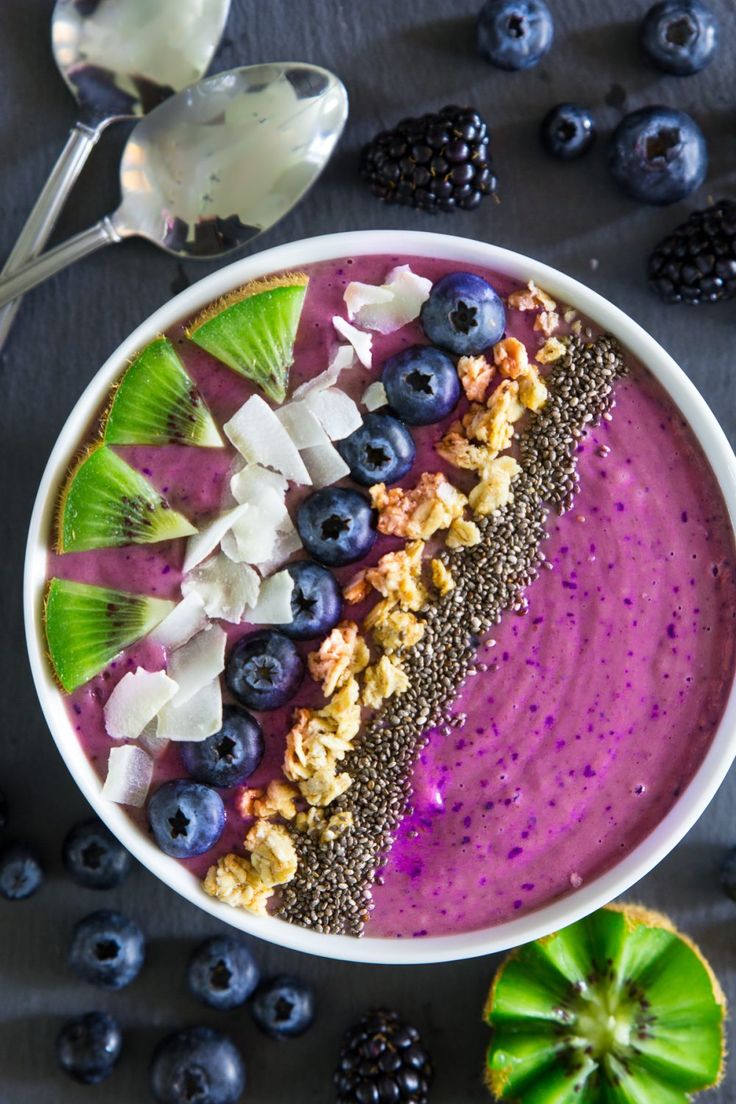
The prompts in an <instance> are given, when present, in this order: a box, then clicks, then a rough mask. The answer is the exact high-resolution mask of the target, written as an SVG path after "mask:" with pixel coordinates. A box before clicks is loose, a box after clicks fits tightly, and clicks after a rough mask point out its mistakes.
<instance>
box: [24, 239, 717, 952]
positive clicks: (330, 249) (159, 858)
mask: <svg viewBox="0 0 736 1104" xmlns="http://www.w3.org/2000/svg"><path fill="white" fill-rule="evenodd" d="M371 253H373V254H375V253H386V254H399V255H402V254H403V255H412V254H413V255H416V256H425V257H437V258H443V259H447V260H450V261H454V262H457V263H458V264H460V265H462V264H464V263H468V264H477V265H483V266H486V267H488V268H490V269H495V270H497V271H499V272H503V273H506V274H508V275H509V276H511V277H513V278H515V279H518V280H521V281H524V282H525V281H527V280H529V279H533V280H535V281H536V282H537V283H538V284H540V285H541V286H542V287H544V288H545V289H547V290H548V291H549V292H550V293H551V294H552V295H553V296H555V297H556V298H559V299H560V300H562V301H563V302H566V303H570V304H572V305H573V306H575V307H577V308H578V309H579V310H580V311H581V312H582V313H584V314H585V315H587V316H588V317H589V318H590V319H592V321H593V322H595V323H597V324H598V325H600V326H601V327H602V328H603V329H604V330H606V331H608V332H609V333H611V334H614V335H615V336H616V337H617V338H618V339H619V341H620V342H621V344H622V345H623V346H625V347H626V348H627V349H628V350H630V352H631V353H633V355H634V356H635V357H636V358H637V359H638V360H639V361H641V363H642V364H644V365H646V367H647V368H649V370H650V371H651V372H652V373H653V374H654V375H655V376H656V377H657V379H658V380H659V381H660V383H661V384H663V385H664V387H665V388H666V390H667V391H668V392H669V394H670V396H671V398H672V399H673V400H674V402H675V403H676V404H677V405H678V406H679V408H680V410H681V411H682V412H683V413H684V415H685V417H686V418H687V420H688V422H689V423H690V425H691V427H692V429H693V431H694V432H695V435H696V436H697V438H698V440H699V441H700V444H701V446H702V448H703V451H704V452H705V454H706V456H707V457H708V460H709V461H710V464H711V467H712V468H713V471H714V472H715V476H716V478H717V480H718V482H719V483H720V486H721V490H722V492H723V495H724V498H725V500H726V504H727V507H728V511H729V515H730V517H731V521H732V524H734V525H736V457H734V454H733V452H732V450H731V447H730V445H729V443H728V441H727V439H726V437H725V435H724V433H723V431H722V430H721V428H720V426H719V425H718V422H717V421H716V419H715V417H714V416H713V414H712V413H711V411H710V410H709V408H708V407H707V405H706V403H705V401H704V400H703V399H702V398H701V396H700V394H699V393H698V392H697V391H696V389H695V388H694V387H693V385H692V384H691V383H690V381H689V380H688V379H687V377H686V376H685V374H684V373H683V372H682V371H681V369H680V368H678V366H677V365H676V364H675V362H674V361H673V360H672V358H671V357H670V356H669V355H668V354H667V353H666V352H665V351H664V349H663V348H662V347H661V346H660V345H658V344H657V342H656V341H654V340H653V338H651V337H649V335H648V334H646V333H645V331H644V330H643V329H642V328H641V327H640V326H638V325H637V324H636V323H635V322H632V320H631V319H630V318H628V317H627V316H626V315H625V314H624V313H623V312H622V311H620V310H619V309H618V308H617V307H614V306H613V305H612V304H611V303H609V302H608V301H607V300H606V299H603V298H602V297H601V296H600V295H598V294H596V292H594V291H591V290H590V289H589V288H586V287H584V286H583V285H582V284H579V283H578V282H577V281H576V280H572V279H571V278H570V277H569V276H565V275H563V274H562V273H561V272H557V271H556V270H555V269H553V268H549V267H548V266H547V265H544V264H540V263H538V262H537V261H534V260H531V259H530V258H528V257H523V256H521V255H520V254H518V253H513V252H511V251H509V250H507V249H499V248H497V247H496V246H493V245H488V244H485V243H482V242H475V241H468V240H467V239H465V238H455V237H447V236H445V235H439V234H427V233H419V232H412V231H393V230H380V231H361V232H355V233H345V234H334V235H328V236H325V237H320V238H310V239H306V240H304V241H300V242H294V243H292V244H289V245H282V246H277V247H276V248H275V249H269V250H267V251H266V252H265V253H259V254H257V255H256V256H253V257H247V258H246V259H245V260H241V261H236V262H235V263H234V264H231V265H228V266H227V267H226V268H223V269H221V270H220V271H219V272H215V273H213V274H212V275H211V276H207V277H205V278H204V279H203V280H200V282H199V283H197V284H194V285H193V286H192V287H189V288H187V289H186V291H183V292H181V294H180V295H177V296H176V298H174V299H172V300H171V301H170V302H169V303H167V304H166V305H165V306H163V307H161V308H160V310H157V311H156V312H155V313H154V314H152V315H151V317H150V318H149V319H148V320H147V321H145V322H144V323H142V325H140V326H139V327H138V329H137V330H135V331H134V332H133V333H132V334H131V335H130V337H129V338H128V339H127V340H126V341H124V342H123V343H122V345H120V346H119V348H118V349H117V350H116V351H115V352H114V353H113V355H112V356H111V357H110V358H109V360H108V361H107V363H106V364H104V365H103V366H102V368H100V370H99V372H98V373H97V375H96V376H95V377H94V379H93V380H92V382H91V383H90V384H89V386H88V387H87V389H86V390H85V392H84V394H83V395H82V397H81V398H80V399H79V402H78V403H77V405H76V406H75V407H74V409H73V410H72V412H71V414H70V415H69V418H68V419H67V422H66V424H65V426H64V428H63V430H62V431H61V434H60V435H59V439H58V441H57V442H56V445H55V447H54V450H53V452H52V453H51V457H50V459H49V462H48V464H47V466H46V470H45V472H44V475H43V479H42V480H41V486H40V487H39V490H38V496H37V498H36V504H35V508H34V510H33V516H32V518H31V525H30V532H29V535H28V546H27V552H26V565H25V580H24V590H25V621H26V635H27V642H28V651H29V655H30V661H31V667H32V670H33V677H34V679H35V683H36V690H37V692H38V696H39V699H40V701H41V706H42V708H43V711H44V714H45V716H46V720H47V722H48V726H49V728H50V730H51V733H52V735H53V737H54V740H55V741H56V744H57V746H58V748H59V751H60V752H61V754H62V756H63V758H64V761H65V762H66V765H67V766H68V768H69V770H70V771H71V773H72V775H73V777H74V779H75V781H76V783H77V785H78V786H79V788H80V789H81V790H82V793H83V794H84V795H85V797H86V798H87V800H88V801H89V802H90V804H91V805H92V807H93V808H94V809H95V811H96V812H97V813H98V814H99V816H100V817H101V818H102V820H104V821H105V823H106V824H107V825H108V827H109V828H110V829H111V830H112V831H113V832H114V833H115V835H116V836H117V837H118V838H119V839H120V840H121V842H122V843H123V844H125V846H126V847H127V848H128V849H129V850H130V851H131V852H132V853H133V854H134V855H135V857H136V858H137V859H138V860H139V861H140V862H141V863H143V865H144V866H146V867H148V869H149V870H151V871H152V872H153V873H154V874H155V875H156V876H157V877H159V878H161V880H162V881H163V882H165V883H166V884H167V885H168V886H171V888H172V889H174V890H176V891H177V893H180V894H181V895H182V896H183V897H186V898H187V899H188V900H189V901H192V902H193V903H194V904H196V905H199V907H200V908H202V909H205V911H207V912H209V913H211V914H212V915H213V916H216V917H218V918H219V919H220V920H224V921H225V922H226V923H227V924H231V925H232V926H233V927H236V928H239V929H241V930H242V931H245V932H248V933H250V934H252V935H256V936H259V937H261V938H262V939H267V940H270V941H271V942H272V943H279V944H281V945H282V946H285V947H291V948H293V949H295V950H299V951H306V952H308V953H311V954H318V955H324V956H327V957H330V958H338V959H348V960H352V961H355V962H373V963H426V962H442V961H449V960H453V959H462V958H472V957H474V956H476V955H483V954H489V953H491V952H494V951H501V950H506V949H507V948H509V947H513V946H517V945H518V944H520V943H524V942H526V941H527V940H530V939H536V938H538V937H539V936H542V935H546V934H548V933H549V932H551V931H554V930H556V929H557V928H560V927H563V926H564V925H566V924H570V923H572V922H573V921H575V920H577V919H579V918H580V917H582V916H585V915H587V914H588V913H590V912H592V911H593V910H594V909H597V908H599V907H600V906H602V905H604V904H606V903H607V902H609V901H611V900H612V899H613V898H614V897H616V896H618V895H619V894H620V893H623V892H624V891H625V890H627V889H628V888H629V887H630V886H632V885H633V884H634V883H635V882H636V881H638V880H639V878H641V877H643V876H644V875H645V874H646V873H647V872H648V871H649V870H651V869H652V867H653V866H655V865H656V864H657V863H658V862H660V860H661V859H663V858H664V856H665V855H666V854H667V853H668V852H669V851H671V850H672V848H673V847H674V846H675V844H677V843H678V842H679V840H680V839H681V838H682V837H683V836H684V835H685V833H686V832H687V831H688V829H689V828H691V827H692V825H693V824H694V823H695V821H696V820H697V819H698V817H699V816H700V815H701V813H702V812H703V810H704V809H705V807H706V806H707V804H708V802H709V801H710V800H711V798H712V797H713V795H714V794H715V792H716V790H717V788H718V786H719V785H720V784H721V782H722V781H723V778H724V777H725V775H726V772H727V771H728V768H729V767H730V766H731V763H732V761H733V759H734V755H736V692H735V691H734V688H733V687H732V688H731V692H730V695H729V699H728V703H727V706H726V710H725V713H724V715H723V719H722V720H721V723H720V725H719V727H718V731H717V732H716V734H715V736H714V739H713V742H712V744H711V746H710V749H709V750H708V753H707V755H706V756H705V759H704V760H703V762H702V764H701V766H700V768H699V770H698V771H697V773H696V774H695V776H694V777H693V779H692V781H691V782H690V784H689V786H688V787H687V789H686V790H685V791H684V793H683V794H682V796H681V797H680V798H679V799H678V801H677V804H676V805H675V806H674V807H673V808H672V809H671V811H670V812H669V813H668V814H667V816H666V817H665V818H664V819H663V820H662V821H661V822H660V824H659V825H658V826H657V827H656V828H655V830H654V831H653V832H652V833H651V835H649V836H648V837H647V838H646V839H645V840H644V841H643V842H642V843H641V844H639V846H638V847H637V848H635V850H633V851H631V852H630V853H629V854H627V855H626V856H625V857H624V858H623V859H621V861H620V862H619V863H617V864H616V866H615V867H613V868H612V869H611V870H609V871H607V872H606V873H605V874H602V875H601V876H600V877H598V878H596V879H595V880H594V881H591V882H589V883H587V884H585V885H584V886H582V887H581V888H580V889H578V890H575V891H574V892H571V893H569V894H568V895H567V896H566V897H564V898H562V899H561V900H559V901H555V902H553V903H552V904H550V905H547V906H546V907H544V908H541V909H538V910H537V911H536V912H532V913H529V914H528V915H524V916H521V917H519V918H518V919H515V920H511V921H509V922H507V923H505V924H500V925H498V926H497V927H493V928H486V929H482V930H479V931H473V932H463V933H460V934H458V935H443V936H438V937H434V938H423V939H417V940H414V941H412V940H407V939H393V940H392V939H378V938H371V936H370V934H369V935H367V936H365V937H363V938H362V939H354V938H350V937H348V936H340V935H319V934H317V933H316V932H311V931H307V930H305V929H303V928H299V927H296V926H295V925H292V924H287V923H286V922H285V921H282V920H279V919H276V918H272V917H254V916H251V915H250V914H248V913H246V912H242V911H240V910H236V909H233V908H230V907H229V906H228V905H224V904H221V903H219V902H217V901H216V900H214V899H213V898H212V897H209V896H208V895H207V894H206V893H205V892H204V890H202V888H201V887H200V885H199V882H198V881H197V879H196V878H195V877H194V876H193V875H192V874H190V873H189V872H188V871H187V870H186V869H185V868H184V867H183V866H181V865H180V864H179V863H178V862H177V860H176V859H172V858H169V857H168V856H167V855H164V854H163V852H162V851H160V850H159V849H158V848H157V847H156V845H155V844H154V843H153V842H152V841H151V840H150V839H149V838H148V837H147V836H146V835H145V834H144V833H143V832H141V831H140V830H139V829H138V827H136V825H135V824H134V823H133V822H132V821H131V820H130V819H129V818H128V816H127V814H126V812H125V810H124V809H123V808H121V807H120V806H117V805H114V804H112V803H110V802H108V801H106V800H103V799H102V797H101V788H102V787H101V783H100V781H99V779H98V777H97V775H96V774H95V771H94V770H93V768H92V766H91V764H90V763H89V761H88V760H87V758H86V757H85V754H84V752H83V751H82V748H81V746H80V745H79V743H78V741H77V738H76V736H75V734H74V731H73V729H72V725H71V723H70V721H69V718H68V716H67V714H66V711H65V708H64V701H63V697H62V694H61V693H60V691H59V690H58V689H57V687H56V685H55V684H54V681H53V679H52V677H51V673H50V670H49V664H48V662H47V659H46V656H45V644H44V638H43V630H42V624H41V610H42V599H43V587H44V581H45V574H46V553H47V547H48V540H49V534H50V530H51V525H52V521H53V514H54V508H55V503H56V496H57V490H58V487H59V484H60V482H61V481H62V479H63V477H64V475H65V473H66V470H67V468H68V465H69V464H70V462H71V460H72V458H73V457H74V455H75V453H76V452H77V449H78V447H79V444H80V440H81V439H82V437H83V435H84V433H85V431H86V430H87V427H88V425H89V422H90V416H91V413H92V412H94V411H96V410H97V409H99V407H100V406H101V405H102V403H103V401H104V399H105V396H106V395H107V392H108V389H109V388H110V385H111V384H112V383H113V381H114V380H115V379H117V377H118V375H119V374H120V372H121V370H122V368H123V366H124V365H125V364H126V363H127V361H128V360H129V358H130V357H131V356H132V355H133V354H134V353H135V352H136V351H137V350H138V349H140V348H141V347H142V346H143V345H145V344H146V343H147V342H149V341H150V340H152V338H154V337H155V336H156V335H157V334H159V333H162V332H163V331H164V330H166V329H168V327H170V326H171V325H172V324H173V323H175V322H177V321H178V320H179V319H181V318H184V317H186V316H187V315H190V314H192V313H194V312H195V311H197V310H199V309H200V308H201V307H203V306H204V305H205V304H206V303H209V302H210V301H211V300H213V299H216V298H217V297H218V296H220V295H223V294H224V293H225V292H227V291H230V290H231V289H232V288H235V287H238V286H239V285H240V284H243V283H245V282H246V281H248V280H252V279H254V278H255V277H258V276H262V275H265V274H267V273H269V272H273V271H277V270H279V269H298V268H300V267H302V266H303V265H306V264H311V263H313V262H315V261H323V260H330V259H332V258H337V257H344V256H357V255H360V254H371Z"/></svg>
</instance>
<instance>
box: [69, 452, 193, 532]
mask: <svg viewBox="0 0 736 1104" xmlns="http://www.w3.org/2000/svg"><path fill="white" fill-rule="evenodd" d="M196 532H197V530H196V529H195V528H194V526H193V525H191V524H190V522H188V521H187V519H186V518H185V517H183V515H182V514H178V513H177V512H176V510H172V509H171V507H170V506H169V504H168V502H167V501H166V499H165V498H162V496H161V495H160V494H159V493H158V491H156V490H155V489H154V488H153V487H152V486H151V484H150V483H149V482H148V480H147V479H145V478H144V477H143V476H142V475H141V474H140V472H137V471H136V470H135V469H134V468H131V466H130V464H126V462H125V461H124V460H123V459H122V458H121V457H120V456H118V454H117V453H116V452H113V450H112V449H111V448H107V447H106V446H105V445H101V444H98V445H95V446H93V448H91V449H90V450H89V452H87V453H86V454H85V455H84V456H83V457H82V459H81V460H80V462H79V463H78V464H77V466H76V468H74V470H73V471H72V472H71V474H70V476H69V478H68V479H67V481H66V484H65V486H64V489H63V490H62V492H61V500H60V503H59V521H58V537H57V551H58V552H83V551H86V550H88V549H90V548H111V547H116V546H119V545H124V544H154V543H155V542H156V541H163V540H173V539H174V538H175V537H187V536H191V534H192V533H196Z"/></svg>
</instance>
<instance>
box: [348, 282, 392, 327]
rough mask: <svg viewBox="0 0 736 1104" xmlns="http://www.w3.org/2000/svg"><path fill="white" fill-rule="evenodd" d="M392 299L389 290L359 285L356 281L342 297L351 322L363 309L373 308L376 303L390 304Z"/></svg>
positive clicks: (374, 285) (370, 285)
mask: <svg viewBox="0 0 736 1104" xmlns="http://www.w3.org/2000/svg"><path fill="white" fill-rule="evenodd" d="M393 297H394V295H393V292H392V291H391V290H390V288H387V287H381V286H380V285H379V284H361V283H360V282H359V281H358V280H353V281H352V283H349V284H348V286H347V287H346V288H345V294H344V295H343V299H344V300H345V306H346V307H347V308H348V318H349V319H350V321H351V322H352V320H353V319H354V318H355V317H357V315H359V314H360V312H361V311H362V309H363V308H364V307H373V306H376V305H377V304H378V303H390V302H391V300H392V299H393Z"/></svg>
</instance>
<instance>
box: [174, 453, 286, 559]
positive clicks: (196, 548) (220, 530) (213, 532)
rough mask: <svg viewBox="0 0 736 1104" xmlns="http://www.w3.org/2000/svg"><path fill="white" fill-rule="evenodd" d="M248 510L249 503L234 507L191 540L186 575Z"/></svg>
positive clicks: (205, 557)
mask: <svg viewBox="0 0 736 1104" xmlns="http://www.w3.org/2000/svg"><path fill="white" fill-rule="evenodd" d="M305 470H306V469H305ZM247 510H248V504H247V502H246V503H243V505H241V506H235V507H233V509H232V510H226V511H225V513H224V514H220V516H219V517H216V518H215V520H214V521H211V522H210V524H209V525H207V526H206V527H205V528H204V529H202V530H201V531H200V532H199V533H196V534H195V535H194V536H193V537H190V538H189V540H188V541H187V551H186V555H185V556H184V565H183V567H182V570H183V572H184V574H185V575H186V574H187V573H188V572H189V571H191V570H192V568H193V567H196V566H197V564H198V563H201V562H202V560H206V559H207V557H208V556H209V555H210V553H211V552H214V550H215V549H216V548H217V546H218V544H219V543H220V541H221V540H222V538H223V537H224V536H225V534H226V533H227V531H228V530H229V529H232V527H233V525H234V524H235V523H236V522H237V521H238V520H239V519H240V518H242V517H243V515H244V514H245V512H246V511H247Z"/></svg>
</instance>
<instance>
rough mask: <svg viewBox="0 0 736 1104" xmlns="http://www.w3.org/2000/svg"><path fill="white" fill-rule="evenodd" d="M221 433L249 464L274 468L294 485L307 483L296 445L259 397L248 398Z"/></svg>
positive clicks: (304, 469) (306, 473) (306, 475)
mask: <svg viewBox="0 0 736 1104" xmlns="http://www.w3.org/2000/svg"><path fill="white" fill-rule="evenodd" d="M223 429H224V430H225V433H226V434H227V436H228V438H229V439H230V441H232V443H233V444H234V445H235V448H236V449H237V450H238V452H239V453H240V454H241V456H243V457H244V458H245V460H247V461H248V462H249V463H251V464H262V465H263V466H264V467H266V468H273V469H274V470H275V471H277V472H281V474H282V475H285V476H286V478H287V479H291V480H292V481H293V482H294V483H306V484H308V483H309V474H308V472H307V469H306V468H305V467H304V464H303V463H302V459H301V457H300V455H299V452H298V450H297V447H296V445H295V444H294V442H293V441H292V439H291V437H290V436H289V434H288V433H287V432H286V430H285V429H284V427H283V426H282V424H281V422H280V421H279V420H278V418H277V417H276V415H275V414H274V412H273V410H272V409H271V407H270V406H269V405H268V403H266V402H264V400H263V399H262V398H261V396H260V395H251V397H250V398H249V399H248V401H247V402H245V403H243V405H242V406H241V407H240V409H239V410H238V411H236V413H235V414H234V415H233V417H232V418H231V419H230V421H229V422H226V423H225V425H224V426H223Z"/></svg>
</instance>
